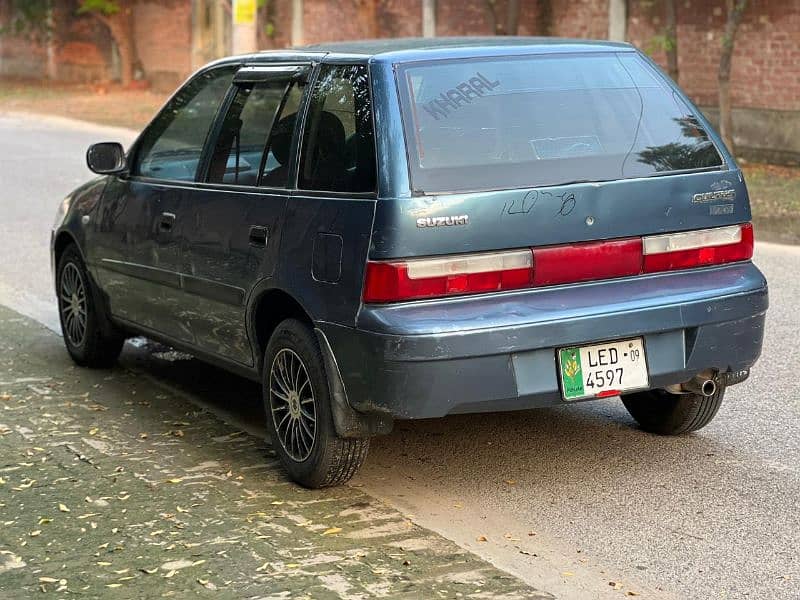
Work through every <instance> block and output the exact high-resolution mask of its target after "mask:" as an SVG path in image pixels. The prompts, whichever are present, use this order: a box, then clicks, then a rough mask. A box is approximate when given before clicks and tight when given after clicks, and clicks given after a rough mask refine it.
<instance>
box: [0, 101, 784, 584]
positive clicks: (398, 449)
mask: <svg viewBox="0 0 800 600" xmlns="http://www.w3.org/2000/svg"><path fill="white" fill-rule="evenodd" d="M0 108H1V107H0ZM130 137H131V134H130V132H125V131H113V130H109V129H108V128H99V127H94V126H76V125H75V124H72V123H68V122H62V121H58V120H50V119H29V118H22V117H19V116H8V115H6V116H3V115H2V114H0V157H2V158H0V210H1V211H2V212H0V215H2V218H1V219H0V236H2V244H3V245H2V248H3V250H2V260H0V302H1V303H3V304H6V305H8V306H10V307H11V308H14V309H15V310H17V311H19V312H22V313H24V314H27V315H29V316H32V317H34V318H36V319H38V320H40V321H42V322H43V323H45V324H48V325H50V326H53V327H55V326H57V318H56V312H55V302H54V300H53V299H52V298H51V284H50V272H49V258H48V251H47V242H48V236H49V229H50V225H51V222H52V219H53V216H54V213H55V207H56V205H57V204H58V202H59V201H60V200H61V198H62V197H63V196H64V194H65V193H67V192H68V191H69V190H70V189H71V188H72V187H74V186H75V185H77V184H78V183H80V182H81V181H83V180H85V179H86V178H87V177H89V173H88V171H87V170H86V168H85V166H84V163H83V156H84V152H85V149H86V146H87V145H88V144H89V143H91V142H92V141H99V140H105V139H116V140H119V141H123V142H126V141H129V140H130ZM756 262H757V264H758V265H759V266H760V267H761V268H762V270H763V271H764V272H765V273H766V275H767V278H768V280H769V282H770V295H771V308H770V311H769V316H768V321H767V331H766V341H765V348H764V353H763V356H762V358H761V360H760V362H759V363H758V365H757V366H756V368H755V369H754V371H753V374H752V376H751V378H750V380H748V381H747V382H746V383H744V384H742V385H739V386H736V387H734V388H732V389H731V390H730V391H729V393H728V395H727V397H726V401H725V404H723V407H722V409H721V411H720V413H719V414H718V416H717V418H716V420H715V421H714V422H713V423H711V424H710V425H709V426H708V427H706V428H705V429H704V430H702V431H701V432H699V433H696V434H693V435H690V436H686V437H681V438H661V437H656V436H651V435H648V434H645V433H643V432H641V431H639V430H637V429H636V427H635V426H634V424H633V422H632V420H631V419H630V417H628V415H627V413H626V412H625V410H624V408H623V407H622V405H621V403H619V402H618V401H616V400H613V399H610V400H605V401H598V402H594V403H585V404H580V405H576V406H570V407H565V408H554V409H546V410H538V411H529V412H518V413H506V414H496V415H472V416H454V417H449V418H445V419H440V420H431V421H422V422H405V423H399V424H398V426H397V428H396V430H395V431H394V433H392V434H391V435H390V436H388V437H384V438H379V439H377V440H375V441H374V442H373V447H372V450H371V454H370V457H369V459H368V462H367V465H366V466H365V468H364V469H363V471H362V472H361V474H359V475H358V476H357V477H356V479H354V481H353V485H355V486H362V487H363V488H364V489H365V490H366V491H367V492H369V493H370V494H372V495H374V496H377V497H379V498H383V499H385V500H387V501H388V502H390V503H391V504H393V505H395V506H396V507H398V508H400V509H401V510H402V511H404V512H405V513H406V514H408V515H410V516H411V518H413V519H414V520H415V521H416V522H418V523H419V524H421V525H423V526H425V527H428V528H431V529H433V530H435V531H437V532H439V533H441V534H443V535H444V536H446V537H448V538H450V539H452V540H454V541H455V542H457V543H458V544H459V545H462V546H464V547H466V548H469V549H471V550H473V551H474V552H476V553H478V554H479V555H481V556H483V557H486V558H488V559H489V560H491V561H492V562H493V563H495V564H496V565H497V566H499V567H501V568H503V569H506V570H508V571H510V572H512V573H514V574H517V575H519V576H521V577H522V578H524V579H526V580H528V581H530V582H531V583H533V584H534V585H535V586H536V587H537V588H539V589H545V590H547V591H550V592H553V593H555V594H556V595H558V596H560V597H562V598H611V597H622V596H624V595H625V594H626V593H627V592H629V591H630V592H636V593H638V594H640V595H641V596H642V597H658V598H725V599H730V598H786V599H797V598H800V559H798V553H800V509H798V501H800V384H799V383H798V376H797V368H798V365H800V351H799V350H798V345H797V341H798V337H799V336H798V334H800V311H798V310H797V308H796V307H797V299H798V298H799V297H800V248H796V247H789V246H779V245H772V244H759V245H757V249H756ZM155 350H156V351H157V350H160V349H159V348H155ZM161 356H163V355H161V354H159V353H158V352H155V353H154V349H153V348H152V347H150V346H145V347H143V348H142V347H140V348H129V349H128V350H126V354H125V362H126V364H127V365H128V366H132V367H134V368H137V369H139V370H140V372H141V373H142V374H143V375H144V376H147V377H149V378H152V379H153V380H154V381H157V382H159V383H160V384H162V385H164V386H168V387H169V388H170V389H173V390H179V391H180V392H181V393H183V394H185V395H186V396H187V397H188V398H190V399H191V400H192V401H193V402H196V403H198V404H201V405H204V406H207V407H210V408H211V409H212V410H214V411H216V412H217V413H219V414H222V415H223V416H224V417H225V418H226V419H228V420H230V421H232V422H234V423H236V424H238V425H239V426H242V427H243V428H245V429H247V430H248V431H250V432H252V433H254V434H256V435H261V434H263V428H262V427H261V423H260V418H261V414H260V411H261V408H260V403H259V400H258V390H257V387H256V386H254V385H253V384H251V383H248V382H245V381H243V380H241V379H238V378H236V377H233V376H229V375H227V374H224V373H222V372H220V371H217V370H215V369H208V368H206V367H204V366H203V365H201V364H200V363H199V362H198V361H194V360H178V361H170V360H164V359H163V358H159V357H161ZM483 538H485V540H486V541H483ZM612 582H613V583H619V584H621V586H622V587H621V589H615V586H614V585H613V584H612Z"/></svg>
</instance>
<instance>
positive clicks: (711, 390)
mask: <svg viewBox="0 0 800 600" xmlns="http://www.w3.org/2000/svg"><path fill="white" fill-rule="evenodd" d="M681 389H682V390H683V391H684V392H690V393H692V394H697V395H699V396H705V397H706V398H708V397H709V396H713V395H714V394H715V393H716V391H717V383H716V382H715V381H714V380H713V379H708V378H706V377H701V376H700V375H698V376H697V377H695V378H693V379H690V380H689V381H687V382H686V383H682V384H681Z"/></svg>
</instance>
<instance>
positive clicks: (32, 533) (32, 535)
mask: <svg viewBox="0 0 800 600" xmlns="http://www.w3.org/2000/svg"><path fill="white" fill-rule="evenodd" d="M40 533H42V530H41V529H37V530H36V531H31V532H30V534H29V535H30V536H31V537H36V536H38V535H39V534H40Z"/></svg>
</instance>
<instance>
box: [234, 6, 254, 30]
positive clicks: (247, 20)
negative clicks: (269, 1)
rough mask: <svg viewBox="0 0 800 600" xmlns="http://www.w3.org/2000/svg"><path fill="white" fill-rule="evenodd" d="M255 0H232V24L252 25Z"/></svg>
mask: <svg viewBox="0 0 800 600" xmlns="http://www.w3.org/2000/svg"><path fill="white" fill-rule="evenodd" d="M256 3H257V0H233V24H234V25H254V24H255V22H256Z"/></svg>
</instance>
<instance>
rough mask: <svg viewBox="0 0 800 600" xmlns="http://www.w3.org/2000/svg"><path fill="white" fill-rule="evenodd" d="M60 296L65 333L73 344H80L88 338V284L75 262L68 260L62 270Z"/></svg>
mask: <svg viewBox="0 0 800 600" xmlns="http://www.w3.org/2000/svg"><path fill="white" fill-rule="evenodd" d="M58 298H59V306H60V308H61V322H62V323H63V324H64V333H65V334H66V336H67V338H68V339H69V341H70V343H71V344H72V345H73V346H80V345H81V344H82V343H83V340H84V339H85V338H86V317H87V307H86V286H85V285H84V284H83V276H82V275H81V272H80V270H79V269H78V267H77V265H76V264H75V263H73V262H68V263H67V264H66V265H64V268H63V270H62V271H61V286H60V289H59V292H58Z"/></svg>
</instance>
